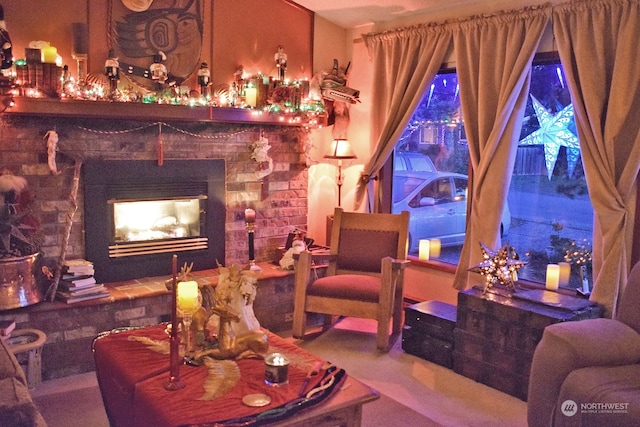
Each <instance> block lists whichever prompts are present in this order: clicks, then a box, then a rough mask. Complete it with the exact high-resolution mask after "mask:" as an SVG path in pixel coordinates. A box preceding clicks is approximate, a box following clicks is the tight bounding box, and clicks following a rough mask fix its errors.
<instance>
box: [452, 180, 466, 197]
mask: <svg viewBox="0 0 640 427" xmlns="http://www.w3.org/2000/svg"><path fill="white" fill-rule="evenodd" d="M453 183H454V185H455V195H454V196H453V199H454V200H455V201H459V200H465V199H466V198H467V186H468V181H467V180H466V179H464V178H454V179H453Z"/></svg>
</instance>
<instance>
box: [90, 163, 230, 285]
mask: <svg viewBox="0 0 640 427" xmlns="http://www.w3.org/2000/svg"><path fill="white" fill-rule="evenodd" d="M83 178H84V192H85V196H84V198H85V204H84V208H85V251H86V256H87V259H89V260H90V261H92V262H93V263H94V266H95V270H96V278H97V279H98V280H100V281H121V280H127V279H135V278H140V277H147V276H159V275H164V274H169V273H170V272H171V256H172V254H174V253H175V254H177V255H178V257H179V258H183V260H184V262H186V263H187V264H191V263H193V265H194V267H193V268H194V270H201V269H206V268H214V267H215V266H216V261H219V262H220V263H224V248H225V247H224V221H225V203H224V191H225V185H224V179H225V170H224V161H223V160H176V161H165V162H164V164H163V165H162V166H158V165H157V164H156V163H155V162H151V161H129V160H123V161H115V160H113V161H112V160H109V161H93V162H88V163H86V164H85V166H84V175H83Z"/></svg>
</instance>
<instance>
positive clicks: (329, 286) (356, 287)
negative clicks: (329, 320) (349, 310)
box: [307, 274, 380, 302]
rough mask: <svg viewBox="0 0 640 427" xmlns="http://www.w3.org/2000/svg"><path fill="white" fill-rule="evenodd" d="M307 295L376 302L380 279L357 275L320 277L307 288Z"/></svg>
mask: <svg viewBox="0 0 640 427" xmlns="http://www.w3.org/2000/svg"><path fill="white" fill-rule="evenodd" d="M307 295H315V296H323V297H330V298H339V299H350V300H356V301H367V302H378V299H379V298H380V278H379V277H374V276H366V275H358V274H339V275H336V276H327V277H322V278H320V279H318V280H316V281H314V282H313V283H312V284H311V285H310V286H309V288H307Z"/></svg>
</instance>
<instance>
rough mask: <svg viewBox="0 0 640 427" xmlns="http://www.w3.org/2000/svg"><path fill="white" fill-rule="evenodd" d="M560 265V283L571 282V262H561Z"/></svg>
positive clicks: (562, 284)
mask: <svg viewBox="0 0 640 427" xmlns="http://www.w3.org/2000/svg"><path fill="white" fill-rule="evenodd" d="M558 265H559V266H560V278H559V280H558V285H560V286H566V285H568V284H569V276H570V275H571V264H569V263H568V262H559V263H558Z"/></svg>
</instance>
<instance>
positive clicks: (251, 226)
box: [245, 221, 262, 271]
mask: <svg viewBox="0 0 640 427" xmlns="http://www.w3.org/2000/svg"><path fill="white" fill-rule="evenodd" d="M245 227H246V228H247V234H248V238H249V270H251V271H262V269H261V268H260V267H258V266H257V265H256V256H255V247H254V234H255V228H256V224H255V223H254V222H249V221H247V222H245Z"/></svg>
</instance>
